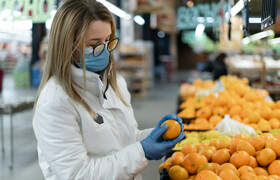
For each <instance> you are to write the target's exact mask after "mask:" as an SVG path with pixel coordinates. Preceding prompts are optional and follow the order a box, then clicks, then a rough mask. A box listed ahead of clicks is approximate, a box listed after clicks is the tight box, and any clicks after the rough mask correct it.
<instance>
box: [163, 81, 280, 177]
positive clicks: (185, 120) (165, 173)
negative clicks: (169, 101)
mask: <svg viewBox="0 0 280 180" xmlns="http://www.w3.org/2000/svg"><path fill="white" fill-rule="evenodd" d="M247 85H248V81H247ZM249 88H252V87H249ZM253 91H255V89H253V88H252V91H251V90H247V93H248V92H249V93H251V92H253ZM257 91H258V92H259V93H260V92H261V93H263V92H262V91H259V90H256V92H257ZM179 94H180V93H179ZM218 94H220V92H218ZM206 96H207V95H206ZM263 96H264V97H266V96H267V95H265V94H263ZM211 97H212V96H211ZM218 97H219V95H218V96H216V97H214V98H218ZM240 97H241V98H244V97H245V94H244V95H242V96H240ZM188 98H192V97H191V96H190V97H185V98H182V97H181V96H180V95H179V96H178V98H177V114H179V113H180V112H182V111H184V109H182V108H184V107H187V108H188V107H189V108H194V107H195V108H194V109H195V112H197V111H199V110H200V109H201V108H203V106H195V105H193V106H192V104H189V106H184V105H183V106H181V104H182V103H184V102H186V101H187V100H189V99H188ZM268 99H269V100H268ZM200 100H201V99H200V97H199V99H198V101H199V102H201V101H200ZM213 100H214V99H213ZM246 100H247V99H246ZM270 100H272V99H271V98H270V97H269V96H267V97H266V98H265V99H264V101H270ZM210 101H212V99H210ZM191 102H192V101H191ZM248 102H249V100H248ZM274 103H275V104H276V102H274ZM278 105H279V103H278ZM276 109H278V110H279V106H278V108H276ZM228 111H229V110H228ZM181 114H182V113H181ZM196 115H198V114H197V113H195V116H196ZM186 117H190V118H184V117H181V118H182V120H183V123H184V124H186V125H187V126H185V128H184V131H185V132H186V133H192V132H198V134H199V135H200V133H203V132H206V133H207V132H209V133H210V131H211V130H213V129H212V127H211V129H207V128H205V129H204V128H203V127H202V128H199V126H196V127H194V126H192V127H194V129H188V128H186V127H191V126H188V125H190V124H192V123H196V119H197V118H199V117H191V116H189V114H187V115H186ZM222 117H224V116H222ZM278 119H279V118H278ZM208 120H209V119H208ZM264 120H267V121H268V119H266V118H264ZM236 121H238V120H236ZM240 122H241V121H240ZM242 122H243V121H242ZM230 127H231V126H230ZM259 127H260V126H259ZM279 128H280V127H278V130H280V129H279ZM272 130H273V128H272ZM272 130H271V131H267V130H261V129H256V132H257V134H259V135H260V134H262V133H271V134H273V132H272ZM274 132H275V131H274ZM220 133H221V132H220ZM221 135H222V134H221ZM202 136H203V135H202ZM274 136H275V137H276V135H274ZM189 137H192V136H191V135H190V136H186V138H184V139H183V140H182V141H180V142H179V143H178V144H177V145H178V146H177V145H176V147H175V148H174V149H173V150H172V151H171V152H169V153H168V154H166V156H165V160H164V162H165V161H166V160H167V159H168V158H170V157H171V156H172V154H173V153H174V152H176V151H180V148H182V147H183V146H184V144H185V143H186V144H188V143H187V141H188V138H189ZM200 137H201V136H200ZM204 137H208V136H207V135H205V136H204ZM205 139H207V138H205ZM231 139H232V140H234V136H230V141H229V143H230V142H231ZM184 140H185V141H184ZM183 141H184V142H183ZM181 142H182V143H181ZM188 142H189V141H188ZM200 142H203V141H197V142H196V143H200ZM205 142H206V141H205ZM209 142H210V141H209ZM190 143H191V142H190ZM181 145H182V146H181ZM199 146H200V147H202V146H201V145H200V144H199ZM217 148H218V147H217ZM264 148H265V147H264ZM231 156H232V154H231ZM276 160H277V158H276V159H275V161H276ZM278 160H280V158H278ZM211 162H212V160H211V161H209V163H211ZM213 162H214V161H213ZM228 162H229V161H228ZM175 165H176V164H175ZM171 166H174V164H173V165H171ZM258 167H261V165H260V164H258ZM266 168H268V165H267V166H266ZM185 169H187V168H185ZM267 171H268V170H267ZM159 173H160V179H161V180H170V179H171V178H170V177H169V174H168V170H167V169H161V170H160V172H159ZM189 175H196V172H195V174H189Z"/></svg>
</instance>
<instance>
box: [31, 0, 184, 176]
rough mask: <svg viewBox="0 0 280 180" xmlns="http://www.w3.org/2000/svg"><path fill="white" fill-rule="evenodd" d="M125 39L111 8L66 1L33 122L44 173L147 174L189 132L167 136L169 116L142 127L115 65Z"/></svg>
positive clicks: (92, 1)
mask: <svg viewBox="0 0 280 180" xmlns="http://www.w3.org/2000/svg"><path fill="white" fill-rule="evenodd" d="M117 44H118V38H116V37H115V24H114V20H113V18H112V15H111V14H110V12H109V11H108V9H107V8H105V7H104V6H103V5H102V4H101V3H99V2H96V1H95V0H79V1H77V0H66V1H65V2H64V3H63V4H62V5H61V7H60V8H59V9H58V11H57V13H56V15H55V17H54V20H53V24H52V27H51V31H50V37H49V45H48V55H47V60H46V64H45V69H44V74H43V77H42V81H41V84H40V87H39V90H38V95H37V99H36V102H35V107H34V118H33V128H34V132H35V135H36V138H37V141H38V155H39V163H40V167H41V169H42V171H43V174H44V177H45V178H46V179H49V180H54V179H85V180H88V179H110V180H112V179H118V180H123V179H141V174H140V172H141V171H142V170H143V169H144V168H145V167H147V163H148V160H157V159H160V158H162V157H163V156H164V155H165V154H166V153H167V152H169V151H170V150H171V149H172V148H173V147H174V146H175V144H176V143H177V142H178V141H180V140H181V139H182V138H183V137H184V133H183V132H181V134H180V135H179V136H178V137H177V138H175V139H173V140H170V141H162V138H161V135H162V134H163V133H164V132H165V131H166V130H167V128H168V126H167V125H164V126H161V123H162V122H163V121H165V120H167V119H175V120H177V121H178V122H179V123H180V124H181V125H182V120H181V119H180V118H178V117H177V116H174V115H167V116H165V117H163V118H162V120H160V121H159V123H158V125H157V126H156V128H154V129H147V130H143V131H140V130H138V129H137V122H136V120H135V119H134V115H133V110H132V108H131V105H130V94H129V92H128V90H127V87H126V83H125V81H124V79H123V78H122V77H121V76H119V75H117V74H116V72H115V68H114V61H113V57H112V53H111V52H112V51H113V50H114V49H115V48H116V46H117Z"/></svg>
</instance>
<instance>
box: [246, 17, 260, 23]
mask: <svg viewBox="0 0 280 180" xmlns="http://www.w3.org/2000/svg"><path fill="white" fill-rule="evenodd" d="M249 23H251V24H259V23H261V18H253V17H251V18H249Z"/></svg>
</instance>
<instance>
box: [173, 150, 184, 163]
mask: <svg viewBox="0 0 280 180" xmlns="http://www.w3.org/2000/svg"><path fill="white" fill-rule="evenodd" d="M184 157H185V155H184V154H183V153H182V152H180V151H177V152H174V153H173V154H172V156H171V161H170V163H171V164H172V165H179V166H182V165H183V159H184Z"/></svg>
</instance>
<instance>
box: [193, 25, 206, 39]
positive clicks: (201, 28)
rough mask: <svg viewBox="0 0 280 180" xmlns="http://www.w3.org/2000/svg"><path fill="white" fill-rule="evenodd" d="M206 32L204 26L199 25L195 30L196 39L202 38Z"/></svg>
mask: <svg viewBox="0 0 280 180" xmlns="http://www.w3.org/2000/svg"><path fill="white" fill-rule="evenodd" d="M204 30H205V26H204V24H198V25H197V26H196V29H195V37H197V38H201V37H202V36H203V32H204Z"/></svg>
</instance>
